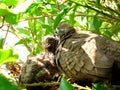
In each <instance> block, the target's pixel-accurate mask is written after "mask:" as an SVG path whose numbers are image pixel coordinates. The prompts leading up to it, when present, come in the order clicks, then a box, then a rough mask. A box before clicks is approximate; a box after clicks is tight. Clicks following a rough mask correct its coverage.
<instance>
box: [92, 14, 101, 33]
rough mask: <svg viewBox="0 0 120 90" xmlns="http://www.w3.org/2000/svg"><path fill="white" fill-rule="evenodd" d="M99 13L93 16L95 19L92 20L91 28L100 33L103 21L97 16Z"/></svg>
mask: <svg viewBox="0 0 120 90" xmlns="http://www.w3.org/2000/svg"><path fill="white" fill-rule="evenodd" d="M97 15H98V13H97V14H96V15H95V16H94V17H93V19H92V20H91V22H90V30H91V31H93V32H96V33H100V31H99V29H100V27H101V25H102V23H103V21H102V20H100V19H99V18H98V17H97Z"/></svg>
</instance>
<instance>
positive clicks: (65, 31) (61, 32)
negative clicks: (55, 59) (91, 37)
mask: <svg viewBox="0 0 120 90" xmlns="http://www.w3.org/2000/svg"><path fill="white" fill-rule="evenodd" d="M74 32H75V29H74V27H73V26H71V25H69V24H65V23H60V24H59V25H58V27H57V29H56V31H55V33H54V36H55V37H56V36H57V37H58V38H60V39H61V38H64V37H66V36H68V35H72V34H73V33H74Z"/></svg>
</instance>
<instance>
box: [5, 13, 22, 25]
mask: <svg viewBox="0 0 120 90" xmlns="http://www.w3.org/2000/svg"><path fill="white" fill-rule="evenodd" d="M19 18H20V17H19V14H13V13H8V14H7V15H6V17H5V21H6V22H8V23H10V24H17V23H18V20H19Z"/></svg>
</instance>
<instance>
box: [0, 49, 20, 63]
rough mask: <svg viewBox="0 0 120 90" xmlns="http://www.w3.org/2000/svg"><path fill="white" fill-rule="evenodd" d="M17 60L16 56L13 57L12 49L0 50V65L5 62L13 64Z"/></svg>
mask: <svg viewBox="0 0 120 90" xmlns="http://www.w3.org/2000/svg"><path fill="white" fill-rule="evenodd" d="M17 59H18V55H13V50H12V49H7V50H3V49H0V64H4V63H7V62H14V61H16V60H17Z"/></svg>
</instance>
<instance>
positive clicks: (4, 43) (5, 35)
mask: <svg viewBox="0 0 120 90" xmlns="http://www.w3.org/2000/svg"><path fill="white" fill-rule="evenodd" d="M8 32H9V26H8V29H7V32H6V35H5V38H4V41H3V44H2V48H3V47H4V45H5V41H6V39H7V35H8Z"/></svg>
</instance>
